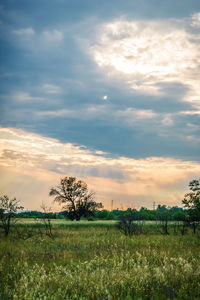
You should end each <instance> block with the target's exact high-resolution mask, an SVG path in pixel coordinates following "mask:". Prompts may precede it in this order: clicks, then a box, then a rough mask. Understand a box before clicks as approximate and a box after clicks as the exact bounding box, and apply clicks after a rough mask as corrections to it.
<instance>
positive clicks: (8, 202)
mask: <svg viewBox="0 0 200 300" xmlns="http://www.w3.org/2000/svg"><path fill="white" fill-rule="evenodd" d="M18 209H23V207H22V206H21V205H19V201H18V200H16V198H13V199H9V197H8V196H6V195H4V196H2V197H0V222H1V225H2V228H3V230H4V234H5V236H8V234H9V232H10V227H11V220H12V219H13V218H14V216H15V213H16V212H17V210H18Z"/></svg>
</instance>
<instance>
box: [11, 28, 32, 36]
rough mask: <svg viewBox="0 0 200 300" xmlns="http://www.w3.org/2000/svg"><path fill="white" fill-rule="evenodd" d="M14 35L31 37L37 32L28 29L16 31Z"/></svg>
mask: <svg viewBox="0 0 200 300" xmlns="http://www.w3.org/2000/svg"><path fill="white" fill-rule="evenodd" d="M13 33H15V34H17V35H20V36H31V35H34V34H35V30H34V29H33V28H32V27H28V28H21V29H17V30H14V31H13Z"/></svg>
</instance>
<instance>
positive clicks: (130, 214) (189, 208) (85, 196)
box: [0, 177, 200, 236]
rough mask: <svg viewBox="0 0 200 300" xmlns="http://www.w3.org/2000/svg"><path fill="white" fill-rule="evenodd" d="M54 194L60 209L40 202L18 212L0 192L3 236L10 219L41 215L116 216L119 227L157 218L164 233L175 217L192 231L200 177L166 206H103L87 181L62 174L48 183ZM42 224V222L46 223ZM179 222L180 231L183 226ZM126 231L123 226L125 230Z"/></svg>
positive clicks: (199, 207)
mask: <svg viewBox="0 0 200 300" xmlns="http://www.w3.org/2000/svg"><path fill="white" fill-rule="evenodd" d="M49 195H50V196H53V197H54V202H58V203H59V204H60V205H62V211H61V212H60V213H53V212H52V211H50V210H49V209H48V210H47V209H46V207H45V206H43V207H42V208H43V211H42V212H38V211H26V212H23V211H22V212H18V210H22V209H23V207H22V206H20V204H19V201H17V200H16V198H13V199H9V197H8V196H6V195H4V196H2V197H0V226H1V227H2V228H3V230H4V232H5V235H6V236H7V235H8V233H9V230H10V226H11V220H12V219H15V220H16V219H17V218H35V219H43V221H44V224H46V225H47V224H49V225H48V226H50V225H51V224H50V220H51V219H60V218H66V219H69V220H76V221H79V220H80V219H87V220H88V221H92V220H97V219H100V220H118V221H119V224H118V225H119V227H120V226H121V228H124V227H126V226H128V227H130V228H131V226H132V228H136V227H137V226H136V223H135V222H136V221H141V220H152V221H153V220H155V221H156V220H159V221H160V222H161V223H162V224H163V230H164V232H165V234H168V222H169V221H178V222H182V224H183V225H184V226H185V225H187V224H189V225H191V226H192V228H193V232H194V233H196V230H197V228H198V226H199V223H200V180H192V181H191V182H190V183H189V192H188V193H187V194H185V196H184V198H183V200H182V204H183V206H184V208H181V207H177V206H174V207H167V206H166V205H160V204H159V205H158V207H157V209H155V210H150V209H147V208H144V207H142V208H141V209H140V210H136V209H131V208H128V209H127V210H125V211H123V210H118V209H117V210H112V211H108V210H106V209H103V205H102V203H98V202H96V201H95V194H94V192H92V191H89V190H88V187H87V184H86V183H85V182H83V181H81V180H78V179H77V178H76V177H65V178H63V179H61V181H60V184H59V185H57V186H55V187H52V188H51V189H50V192H49ZM120 224H121V225H120ZM46 225H45V226H46ZM184 226H183V233H184V228H185V227H184ZM125 231H126V230H125Z"/></svg>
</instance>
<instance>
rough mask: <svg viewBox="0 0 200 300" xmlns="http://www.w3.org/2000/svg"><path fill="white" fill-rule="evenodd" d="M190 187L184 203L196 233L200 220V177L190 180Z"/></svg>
mask: <svg viewBox="0 0 200 300" xmlns="http://www.w3.org/2000/svg"><path fill="white" fill-rule="evenodd" d="M189 189H190V192H189V193H187V194H185V196H184V199H183V200H182V203H183V204H184V206H185V207H186V208H187V209H188V217H189V222H190V223H191V225H192V227H193V233H194V234H195V233H196V229H197V227H198V225H199V222H200V179H199V180H196V179H195V180H192V181H190V183H189Z"/></svg>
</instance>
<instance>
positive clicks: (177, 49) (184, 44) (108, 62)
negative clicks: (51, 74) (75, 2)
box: [91, 16, 200, 105]
mask: <svg viewBox="0 0 200 300" xmlns="http://www.w3.org/2000/svg"><path fill="white" fill-rule="evenodd" d="M197 17H198V16H196V17H195V18H194V20H193V26H194V21H195V24H197V21H198V20H199V19H198V18H197ZM199 39H200V36H199V35H198V34H196V33H195V34H192V33H191V32H187V31H186V30H184V29H183V28H177V27H176V26H175V25H174V26H173V25H170V22H169V23H164V22H161V21H157V22H154V23H153V22H148V21H144V22H142V21H141V22H134V21H132V22H131V21H124V20H120V21H115V22H113V23H109V24H105V25H103V26H102V27H101V28H100V38H99V42H98V44H97V45H95V46H93V48H92V49H91V51H92V54H93V57H94V59H95V61H96V62H97V64H98V65H99V66H100V67H109V68H110V67H112V68H113V70H114V71H115V73H116V72H118V74H119V73H121V74H124V79H125V80H126V81H127V83H128V84H129V85H130V87H131V88H133V89H134V90H136V91H138V92H142V93H150V94H155V95H160V94H161V93H162V92H163V91H162V85H163V84H166V83H180V84H182V85H184V86H185V87H186V89H187V93H186V95H185V98H184V100H187V101H192V102H194V103H195V105H197V104H200V82H199V77H200V43H199ZM116 74H117V73H116Z"/></svg>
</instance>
